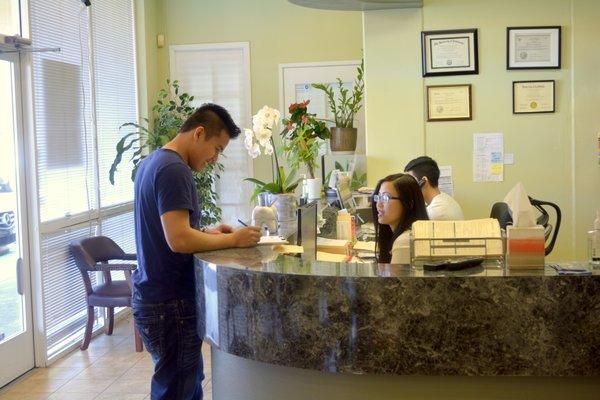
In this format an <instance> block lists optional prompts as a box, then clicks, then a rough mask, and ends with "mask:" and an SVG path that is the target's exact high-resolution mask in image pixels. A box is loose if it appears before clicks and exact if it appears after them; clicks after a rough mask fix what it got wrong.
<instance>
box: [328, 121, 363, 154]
mask: <svg viewBox="0 0 600 400" xmlns="http://www.w3.org/2000/svg"><path fill="white" fill-rule="evenodd" d="M329 130H330V131H331V139H330V145H331V151H335V152H342V151H343V152H352V153H353V152H354V150H356V136H357V132H358V130H357V129H356V128H338V127H333V128H329Z"/></svg>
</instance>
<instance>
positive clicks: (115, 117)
mask: <svg viewBox="0 0 600 400" xmlns="http://www.w3.org/2000/svg"><path fill="white" fill-rule="evenodd" d="M90 12H91V16H92V18H91V20H92V43H93V53H92V54H93V60H94V61H93V71H94V84H95V86H94V88H95V91H94V93H95V108H96V110H95V111H96V128H97V137H98V169H99V171H98V172H99V173H98V176H99V186H100V206H101V207H107V206H112V205H115V204H120V203H124V202H130V201H132V200H133V183H132V182H131V168H130V167H129V164H128V163H126V162H123V163H122V164H121V165H120V168H119V170H118V171H117V173H116V175H115V185H114V186H113V185H111V184H110V182H109V180H108V175H109V169H110V166H111V164H112V162H113V160H114V157H115V154H116V151H115V146H116V144H117V142H118V141H119V139H120V138H121V137H122V136H123V135H124V134H126V133H128V132H131V131H134V130H135V129H131V128H123V129H121V130H119V127H120V126H121V125H123V124H124V123H127V122H137V121H138V117H137V115H138V111H137V110H138V106H137V93H136V68H135V26H134V10H133V3H132V1H131V0H96V1H94V2H92V7H91V9H90ZM127 160H128V156H125V157H124V160H123V161H127Z"/></svg>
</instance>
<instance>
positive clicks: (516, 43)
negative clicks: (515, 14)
mask: <svg viewBox="0 0 600 400" xmlns="http://www.w3.org/2000/svg"><path fill="white" fill-rule="evenodd" d="M506 69H560V26H533V27H512V28H511V27H509V28H506Z"/></svg>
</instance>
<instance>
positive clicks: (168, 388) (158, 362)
mask: <svg viewBox="0 0 600 400" xmlns="http://www.w3.org/2000/svg"><path fill="white" fill-rule="evenodd" d="M136 300H137V299H136V297H135V296H134V298H133V302H132V309H133V317H134V319H135V323H136V325H137V327H138V329H139V331H140V336H141V337H142V341H143V342H144V345H145V346H146V349H147V350H148V352H149V353H150V355H151V356H152V360H153V361H154V375H153V376H152V383H151V392H150V393H151V394H150V397H151V398H152V400H162V399H168V400H201V399H202V380H203V379H204V373H203V372H204V371H203V365H202V349H201V347H202V339H201V338H200V337H199V336H198V332H197V330H196V329H197V327H196V305H195V303H194V300H172V301H169V302H166V303H157V304H144V303H140V302H139V301H136Z"/></svg>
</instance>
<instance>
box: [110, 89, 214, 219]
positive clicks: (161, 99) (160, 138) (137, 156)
mask: <svg viewBox="0 0 600 400" xmlns="http://www.w3.org/2000/svg"><path fill="white" fill-rule="evenodd" d="M192 100H194V96H190V95H189V94H187V93H180V91H179V82H178V81H173V82H171V81H170V80H169V79H167V88H166V89H161V90H160V91H159V92H158V100H157V102H156V104H155V105H154V107H153V108H152V111H154V113H155V118H154V123H153V125H152V127H150V123H149V122H150V121H149V120H148V119H147V118H144V121H145V126H143V125H140V124H137V123H135V122H128V123H126V124H123V125H121V126H120V127H119V129H123V128H125V127H134V128H135V129H136V130H135V131H134V132H130V133H127V134H126V135H124V136H123V137H122V138H121V139H120V140H119V142H118V143H117V145H116V151H117V154H116V155H115V159H114V161H113V163H112V165H111V166H110V171H109V180H110V183H111V184H113V185H114V184H115V172H116V171H117V167H118V166H119V164H120V163H121V161H122V160H123V156H124V155H125V153H127V152H129V151H132V152H133V154H132V155H131V159H130V162H131V163H132V164H133V168H132V170H131V180H132V181H133V180H135V174H136V172H137V169H138V166H139V164H140V162H141V161H142V160H143V159H144V158H146V156H147V155H148V154H150V153H151V152H153V151H154V150H156V149H159V148H161V147H162V146H163V145H165V144H166V143H167V142H168V141H170V140H171V139H173V138H174V137H175V135H177V132H179V128H180V127H181V125H182V124H183V123H184V122H185V120H186V119H187V118H188V117H189V116H190V115H192V114H193V113H194V110H195V108H194V107H192V106H191V102H192ZM221 171H223V165H222V164H221V163H219V162H216V163H214V164H208V165H207V166H206V167H205V168H204V169H203V170H202V171H201V172H194V181H195V183H196V191H197V193H198V203H199V204H200V207H201V208H200V212H201V215H202V218H201V224H202V226H208V225H214V224H216V223H218V222H220V220H221V209H220V208H219V206H218V205H217V202H218V201H219V195H218V194H217V193H216V192H215V191H214V190H212V188H213V187H214V185H215V183H216V182H217V180H218V179H219V173H220V172H221Z"/></svg>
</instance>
